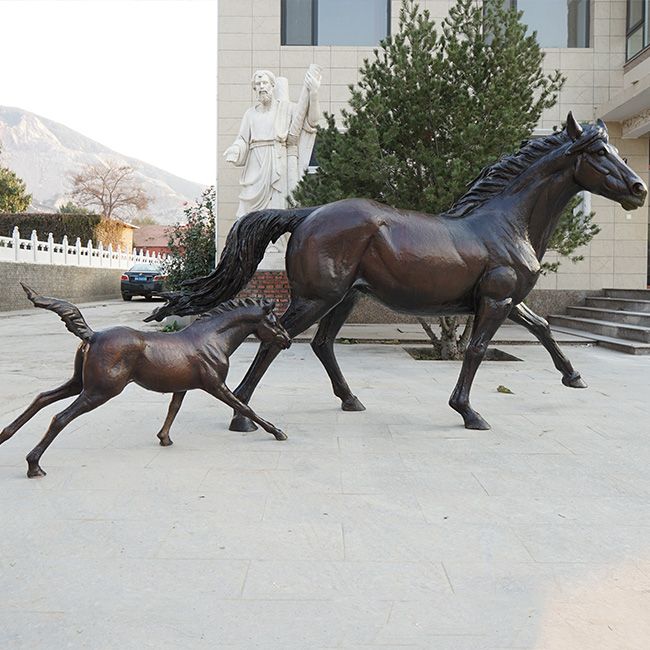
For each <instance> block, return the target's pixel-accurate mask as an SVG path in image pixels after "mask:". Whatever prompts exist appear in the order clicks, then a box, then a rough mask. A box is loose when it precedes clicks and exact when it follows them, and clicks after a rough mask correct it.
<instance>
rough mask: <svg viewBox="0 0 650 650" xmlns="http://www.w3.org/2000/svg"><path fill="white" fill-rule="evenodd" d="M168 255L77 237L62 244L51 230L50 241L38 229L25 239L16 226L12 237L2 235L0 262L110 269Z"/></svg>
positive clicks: (157, 259) (149, 261)
mask: <svg viewBox="0 0 650 650" xmlns="http://www.w3.org/2000/svg"><path fill="white" fill-rule="evenodd" d="M166 259H167V256H166V255H158V253H153V254H150V253H149V251H146V252H144V251H143V250H142V249H140V252H138V251H137V250H136V249H133V251H132V252H130V253H129V252H127V251H123V250H122V249H121V247H120V246H118V247H117V248H116V249H113V246H112V244H109V245H108V246H104V245H103V244H102V243H101V242H100V243H99V244H97V247H94V246H93V243H92V241H88V242H87V244H86V245H85V246H82V245H81V240H80V239H79V237H77V241H76V242H74V244H70V243H69V242H68V237H67V236H64V237H63V241H62V242H61V243H60V244H57V243H55V242H54V237H53V236H52V233H50V234H49V235H48V237H47V241H40V240H39V239H38V235H37V234H36V231H35V230H32V234H31V237H30V238H29V239H21V238H20V231H19V230H18V228H17V227H15V228H14V230H13V233H12V236H11V237H0V262H29V263H31V264H64V265H66V266H92V267H95V268H106V269H111V268H112V269H127V268H128V267H130V266H133V265H134V264H138V263H142V262H144V263H155V262H158V263H162V262H164V261H165V260H166Z"/></svg>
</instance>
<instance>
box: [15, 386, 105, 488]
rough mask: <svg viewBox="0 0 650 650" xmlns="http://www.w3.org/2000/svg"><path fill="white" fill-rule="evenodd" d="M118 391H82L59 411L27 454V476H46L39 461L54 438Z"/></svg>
mask: <svg viewBox="0 0 650 650" xmlns="http://www.w3.org/2000/svg"><path fill="white" fill-rule="evenodd" d="M115 394H116V393H113V394H110V395H106V394H90V393H87V392H86V391H82V392H81V395H79V397H77V399H76V400H75V401H74V402H72V404H70V406H68V408H66V409H64V410H63V411H61V412H60V413H57V414H56V415H55V416H54V417H53V418H52V422H51V423H50V426H49V428H48V430H47V431H46V432H45V435H44V436H43V438H42V439H41V441H40V442H39V443H38V444H37V445H36V447H34V449H32V450H31V451H30V452H29V454H27V459H26V460H27V465H28V468H27V476H29V478H34V477H37V476H45V472H44V471H43V470H42V469H41V466H40V465H39V461H40V459H41V456H42V455H43V453H44V452H45V450H46V449H47V448H48V447H49V446H50V445H51V444H52V442H53V441H54V438H56V437H57V436H58V435H59V433H61V430H62V429H63V428H64V427H65V426H67V425H68V424H70V422H72V420H74V419H75V418H77V417H79V416H80V415H82V414H83V413H87V412H88V411H92V410H93V409H96V408H97V407H98V406H100V405H101V404H103V403H104V402H106V401H108V400H109V399H110V398H111V397H114V396H115Z"/></svg>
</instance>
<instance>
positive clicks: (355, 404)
mask: <svg viewBox="0 0 650 650" xmlns="http://www.w3.org/2000/svg"><path fill="white" fill-rule="evenodd" d="M341 408H342V409H343V410H344V411H365V410H366V407H365V406H364V405H363V404H362V403H361V402H360V401H359V400H358V398H357V397H356V396H355V395H352V397H349V398H348V399H346V400H345V401H344V402H343V403H342V404H341Z"/></svg>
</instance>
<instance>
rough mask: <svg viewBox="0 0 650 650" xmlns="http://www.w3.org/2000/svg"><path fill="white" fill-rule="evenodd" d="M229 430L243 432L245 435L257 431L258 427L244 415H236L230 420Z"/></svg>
mask: <svg viewBox="0 0 650 650" xmlns="http://www.w3.org/2000/svg"><path fill="white" fill-rule="evenodd" d="M228 428H229V429H230V430H231V431H243V432H244V433H247V432H249V431H257V425H256V424H255V423H254V422H253V421H252V420H251V419H249V418H247V417H246V416H244V415H235V416H234V417H233V419H232V420H230V426H229V427H228Z"/></svg>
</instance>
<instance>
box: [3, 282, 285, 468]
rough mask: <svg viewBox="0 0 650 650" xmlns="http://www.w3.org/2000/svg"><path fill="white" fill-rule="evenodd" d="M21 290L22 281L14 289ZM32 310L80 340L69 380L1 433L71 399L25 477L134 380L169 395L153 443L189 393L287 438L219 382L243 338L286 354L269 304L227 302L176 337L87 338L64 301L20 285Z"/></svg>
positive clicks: (110, 333) (125, 334) (128, 332)
mask: <svg viewBox="0 0 650 650" xmlns="http://www.w3.org/2000/svg"><path fill="white" fill-rule="evenodd" d="M21 284H22V283H21ZM22 287H23V289H24V290H25V293H26V294H27V297H28V298H29V299H30V300H31V301H32V302H33V303H34V305H35V306H36V307H42V308H43V309H50V310H51V311H53V312H55V313H57V314H58V315H59V316H60V317H61V320H62V321H63V322H64V323H65V326H66V327H67V329H68V330H69V331H70V332H72V333H73V334H74V335H75V336H77V337H79V338H80V339H81V344H80V345H79V347H78V349H77V353H76V355H75V360H74V374H73V376H72V378H71V379H69V380H68V381H67V382H66V383H65V384H63V385H61V386H59V387H58V388H54V389H52V390H49V391H47V392H44V393H41V394H40V395H38V396H37V397H36V399H35V400H34V401H33V402H32V404H31V405H30V406H29V407H28V408H27V409H26V410H25V411H24V412H23V413H22V414H21V415H19V416H18V417H17V418H16V419H15V420H14V421H13V422H12V423H11V424H10V425H8V426H7V427H5V428H4V429H3V431H2V432H1V433H0V444H2V443H3V442H5V441H6V440H8V439H9V438H11V436H13V435H14V433H16V431H18V429H20V427H22V426H23V425H24V424H25V423H26V422H27V421H28V420H30V419H31V418H32V417H33V416H34V415H35V414H36V413H38V411H40V410H41V409H42V408H44V407H45V406H48V405H49V404H52V403H53V402H57V401H58V400H61V399H65V398H66V397H72V396H73V395H78V396H79V397H77V399H76V400H75V401H74V402H72V404H70V406H68V408H66V409H64V410H63V411H61V412H60V413H58V414H57V415H55V416H54V418H53V419H52V422H51V424H50V426H49V428H48V430H47V432H46V433H45V435H44V436H43V439H42V440H41V441H40V442H39V443H38V445H36V447H34V449H32V451H30V452H29V454H28V455H27V464H28V471H27V476H29V477H30V478H33V477H37V476H45V472H44V471H43V470H42V469H41V467H40V465H39V461H40V458H41V456H42V455H43V453H44V452H45V450H46V449H47V448H48V447H49V446H50V444H51V443H52V441H53V440H54V438H56V436H57V435H58V434H59V433H60V432H61V430H62V429H63V428H64V427H65V426H67V425H68V424H70V422H71V421H72V420H74V419H75V418H76V417H79V416H80V415H82V414H83V413H87V412H88V411H92V410H93V409H95V408H97V407H98V406H100V405H102V404H104V403H105V402H107V401H108V400H109V399H111V398H113V397H116V396H117V395H119V394H120V393H121V392H122V391H123V390H124V388H126V386H127V384H129V383H130V382H135V383H136V384H139V385H140V386H142V387H143V388H148V389H149V390H153V391H156V392H159V393H173V397H172V401H171V404H170V405H169V410H168V412H167V417H166V418H165V422H164V424H163V426H162V428H161V429H160V431H159V432H158V438H159V440H160V444H161V445H162V446H164V447H166V446H168V445H171V444H172V441H171V439H170V438H169V430H170V428H171V426H172V423H173V422H174V418H175V417H176V414H177V413H178V410H179V409H180V407H181V404H182V402H183V398H184V397H185V393H186V392H187V391H188V390H192V389H195V388H200V389H202V390H204V391H206V392H207V393H209V394H210V395H214V397H216V398H217V399H220V400H221V401H222V402H224V403H225V404H227V405H228V406H230V407H232V408H233V409H234V410H235V411H237V412H238V413H241V414H242V415H244V416H245V417H247V418H250V419H251V420H252V421H254V422H257V423H258V424H259V425H260V426H262V427H263V428H264V429H265V430H266V431H268V432H269V433H271V434H272V435H274V436H275V438H276V439H277V440H286V438H287V436H286V435H285V434H284V433H283V432H282V431H281V430H280V429H278V428H277V427H275V426H274V425H273V424H271V423H270V422H267V421H266V420H263V419H262V418H261V417H259V416H258V415H257V414H256V413H255V412H254V411H253V410H252V409H251V408H250V407H249V406H248V405H246V404H243V403H242V402H241V401H240V400H239V399H237V397H235V396H234V395H233V393H232V392H231V391H230V390H229V389H228V387H227V386H226V384H225V383H224V381H225V379H226V375H227V374H228V367H229V362H228V358H229V357H230V355H231V354H232V353H233V352H234V351H235V350H236V349H237V348H238V347H239V346H240V345H241V343H242V342H243V341H244V340H245V339H246V338H247V337H248V336H249V335H250V334H254V335H255V336H257V337H258V338H259V339H260V340H261V341H262V342H263V343H264V344H266V345H272V346H274V347H275V346H277V347H279V348H281V349H286V348H288V347H289V346H290V345H291V339H290V338H289V336H288V334H287V332H286V331H285V330H284V328H283V327H282V326H281V325H280V324H279V323H278V322H277V320H276V318H275V315H274V313H273V307H274V303H273V301H271V300H262V301H255V300H252V299H250V298H249V299H247V300H231V301H230V302H227V303H224V304H220V305H218V306H217V307H216V308H214V309H213V310H212V311H209V312H207V313H205V314H203V315H201V316H200V317H199V318H198V319H197V320H196V321H194V322H193V323H192V324H191V325H189V326H188V327H186V328H185V329H183V330H181V331H179V332H173V333H164V332H141V331H139V330H135V329H132V328H130V327H111V328H109V329H106V330H102V331H99V332H93V330H92V329H90V327H89V326H88V324H87V323H86V321H85V319H84V317H83V316H82V315H81V312H80V311H79V309H78V308H77V307H76V306H75V305H73V304H71V303H69V302H66V301H64V300H57V299H56V298H46V297H43V296H39V295H38V294H36V293H35V292H34V291H32V290H31V289H30V288H29V287H27V286H25V285H24V284H23V285H22Z"/></svg>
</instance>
